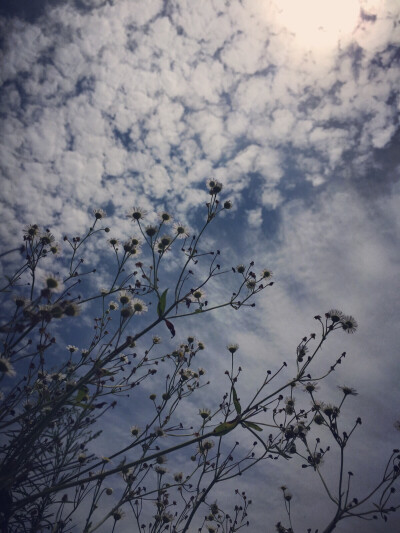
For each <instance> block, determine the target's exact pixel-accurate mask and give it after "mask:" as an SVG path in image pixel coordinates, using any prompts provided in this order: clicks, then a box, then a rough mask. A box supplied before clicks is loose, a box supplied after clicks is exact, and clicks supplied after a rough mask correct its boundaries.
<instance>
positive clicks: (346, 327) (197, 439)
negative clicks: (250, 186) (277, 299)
mask: <svg viewBox="0 0 400 533" xmlns="http://www.w3.org/2000/svg"><path fill="white" fill-rule="evenodd" d="M207 187H208V192H209V196H210V198H209V200H208V202H207V204H206V216H205V221H204V224H203V226H202V227H201V228H199V230H198V231H197V232H196V233H195V234H192V233H191V232H190V231H189V229H188V228H187V227H186V225H184V224H181V223H180V222H175V223H173V220H172V216H171V215H170V214H169V213H168V212H167V211H162V212H160V213H159V214H158V222H157V223H154V224H150V225H149V224H148V220H147V215H148V213H147V211H145V210H144V209H142V208H140V207H133V208H132V209H131V211H130V212H129V213H128V215H127V217H128V218H129V220H130V221H131V223H132V233H133V234H134V236H132V237H131V238H130V239H128V240H127V241H125V242H124V244H123V245H121V244H120V243H121V242H122V241H121V240H120V239H119V238H117V237H112V238H111V239H108V241H107V237H106V238H105V239H104V240H105V247H108V250H109V252H111V253H112V254H113V257H114V260H115V272H114V273H113V276H112V278H111V279H110V282H109V284H108V286H106V287H104V288H103V289H101V290H99V289H96V284H95V283H92V282H91V281H90V280H91V279H92V278H95V276H96V273H97V269H95V268H90V267H87V266H86V262H85V258H84V253H85V246H86V245H88V243H90V241H91V239H93V238H96V237H98V236H103V234H104V233H105V234H108V233H109V232H110V228H108V227H107V226H104V227H102V226H101V224H102V221H103V220H104V219H105V218H106V212H105V211H103V210H102V209H94V211H93V216H94V220H93V224H92V226H91V227H90V228H89V229H88V231H87V232H86V233H85V234H84V235H82V236H74V237H68V236H67V235H66V236H65V237H64V247H63V248H64V249H63V254H62V255H61V256H59V254H58V245H57V253H56V252H54V251H53V249H52V247H54V246H55V242H54V241H55V239H54V236H53V235H52V234H51V233H50V231H49V230H45V231H44V232H43V230H42V229H41V228H39V226H38V225H36V224H31V225H28V226H25V228H24V230H23V239H24V244H23V261H22V264H21V265H19V266H17V268H16V270H15V272H14V273H13V274H11V275H9V276H8V277H7V278H6V279H5V281H4V282H3V284H2V286H1V294H2V296H3V306H2V308H3V310H5V311H4V315H3V317H2V320H1V323H0V335H1V346H0V349H1V355H0V380H1V381H2V384H4V385H5V389H4V392H5V394H4V397H3V398H2V400H1V404H0V427H1V431H2V433H3V436H2V441H1V442H2V444H1V448H0V454H1V455H0V461H1V462H0V496H1V501H2V503H3V505H2V507H1V510H0V525H1V529H2V531H7V532H8V531H9V532H11V533H17V532H20V531H42V530H43V531H44V530H46V529H49V530H52V531H57V532H67V531H83V532H84V533H91V532H94V531H96V530H99V529H100V528H101V527H103V526H104V527H108V530H109V531H117V530H118V529H119V527H120V524H121V523H123V522H124V519H125V518H126V517H127V516H128V515H129V517H130V520H131V521H133V523H134V524H135V528H136V529H135V530H136V531H142V530H143V531H149V532H150V531H151V532H152V533H156V532H161V531H174V532H182V533H184V532H188V531H191V530H193V525H194V524H197V526H198V527H199V531H203V532H206V531H209V532H212V531H221V532H222V531H224V532H228V531H229V532H235V531H238V530H239V529H241V528H242V527H245V526H247V525H249V523H250V520H249V508H250V505H251V500H249V499H248V497H247V495H246V493H245V492H244V491H239V490H238V489H236V490H234V491H232V492H233V495H234V496H235V498H236V502H237V503H236V504H235V505H234V508H233V509H228V510H224V508H223V505H222V504H221V503H219V502H217V501H216V500H215V496H214V490H215V487H216V486H217V485H219V484H221V483H228V484H229V482H230V480H232V479H234V478H236V477H237V476H241V475H243V474H245V473H246V472H247V471H248V470H250V469H251V468H253V467H254V466H256V465H257V464H259V463H260V462H266V463H268V462H272V461H274V460H276V459H280V460H282V461H285V460H288V459H290V458H292V457H295V456H297V457H298V458H299V459H300V461H301V462H302V466H303V468H310V469H312V470H313V471H314V472H315V473H316V475H317V476H318V479H319V480H320V481H321V483H322V486H323V488H324V490H325V491H326V494H327V497H328V498H329V499H330V500H331V501H332V502H333V503H334V505H335V514H334V516H333V517H332V519H331V520H330V522H329V523H328V525H327V526H326V528H325V529H324V531H325V532H326V533H327V532H330V531H332V530H333V529H334V528H335V527H336V525H337V523H339V522H340V520H342V519H344V518H349V517H361V518H369V517H374V516H381V517H382V518H383V519H384V520H386V519H387V516H388V515H389V514H390V513H391V512H393V511H395V510H396V509H397V508H398V506H399V505H398V504H396V503H393V502H392V500H393V494H394V491H395V483H396V481H397V479H398V476H399V473H400V470H399V466H400V464H399V461H400V455H399V452H398V450H395V451H394V452H393V454H392V455H391V457H390V459H389V461H388V463H387V467H386V470H385V472H384V475H383V478H382V480H381V481H379V482H378V484H377V485H376V486H375V487H372V489H371V491H370V492H369V493H368V492H367V493H366V494H365V495H364V496H363V497H362V498H358V499H357V498H355V497H354V496H353V495H352V487H351V478H352V477H353V473H352V472H348V474H346V473H345V471H344V454H345V451H346V450H347V446H348V443H349V440H350V438H351V436H352V434H353V432H354V431H355V430H356V429H357V428H358V426H359V425H360V424H361V420H360V419H357V420H356V421H355V423H354V425H353V426H351V427H348V428H344V427H342V423H341V413H342V410H343V409H344V404H345V402H346V405H347V402H348V401H350V399H351V397H352V396H355V395H356V394H357V392H356V390H355V389H353V388H352V387H349V386H347V385H346V386H345V385H340V386H339V391H340V392H338V401H337V405H330V404H324V403H323V402H322V401H320V400H319V399H317V397H316V396H317V395H319V394H320V391H321V389H322V387H321V383H322V382H323V380H324V379H325V378H327V377H328V376H329V375H330V374H331V373H332V372H333V371H334V370H335V368H336V366H337V365H338V364H341V363H342V361H343V360H344V357H345V353H343V354H342V355H341V356H340V357H339V358H338V359H337V360H336V361H335V362H334V363H333V364H329V363H327V367H326V369H325V371H323V372H322V373H316V371H314V361H315V360H316V359H317V358H318V355H319V352H320V351H321V348H322V346H324V345H325V343H326V341H327V339H328V337H330V336H331V335H333V334H336V332H340V331H345V332H347V333H354V332H355V331H356V329H357V322H356V321H355V319H354V318H353V317H351V316H347V315H344V314H343V313H341V312H340V311H338V310H335V309H333V310H331V311H329V312H327V313H326V314H325V315H324V317H322V316H319V315H318V316H316V317H315V319H316V321H317V323H318V324H319V328H320V331H319V334H318V335H317V334H314V333H313V334H311V335H309V336H306V337H304V338H303V339H302V340H301V342H300V343H299V345H298V346H297V349H296V350H295V353H294V356H293V361H292V364H291V367H292V368H293V369H295V376H294V377H291V378H287V376H286V375H285V371H286V370H287V367H288V365H287V363H286V362H284V363H282V365H281V366H280V367H279V369H278V370H276V371H275V372H272V371H270V370H267V371H266V373H265V375H264V376H262V378H261V380H260V383H259V385H258V386H257V388H256V389H255V390H254V391H253V394H252V397H250V398H249V399H247V400H246V402H245V401H244V400H242V399H241V397H240V396H241V378H242V373H243V372H244V371H243V369H242V368H241V367H240V366H239V365H238V364H237V357H238V352H240V349H239V345H238V344H236V343H230V344H227V349H226V355H225V356H226V358H227V361H228V362H229V364H228V365H227V366H229V369H228V370H226V372H225V376H223V378H224V379H225V385H226V386H225V390H224V391H222V392H221V397H220V399H219V402H218V403H217V404H216V405H206V406H204V407H200V408H197V416H196V417H195V420H193V421H192V422H191V423H190V424H189V423H186V422H185V417H184V416H183V414H182V413H183V409H184V408H185V406H187V405H189V404H190V402H195V401H196V395H198V391H199V390H201V389H203V388H205V387H209V386H212V385H213V383H212V382H211V383H210V381H208V378H207V373H206V370H205V369H204V368H203V367H201V366H200V364H201V363H202V357H203V352H204V351H205V350H206V346H205V345H204V343H203V342H202V341H201V340H197V339H196V337H195V336H194V335H190V336H188V337H187V338H186V339H185V340H184V341H182V342H176V344H175V347H174V348H173V349H169V346H168V344H167V345H166V346H165V347H164V345H163V342H162V338H161V337H160V336H159V332H160V331H162V329H164V333H163V336H164V334H165V333H166V334H167V335H168V336H170V337H171V339H172V340H173V342H175V336H176V332H177V330H178V329H179V328H180V322H181V320H182V319H184V318H185V317H188V316H192V317H196V316H198V315H199V314H201V315H204V314H205V313H210V312H212V311H214V310H217V309H224V308H231V309H233V310H242V311H243V310H247V308H248V307H254V298H255V297H256V296H257V294H258V293H259V292H261V291H263V290H265V289H267V288H269V287H271V286H272V284H273V282H272V281H270V279H271V277H272V272H271V271H270V270H269V269H263V270H261V272H259V273H258V274H257V273H256V272H255V268H254V262H250V263H249V264H248V265H245V264H240V265H238V266H236V267H230V268H227V269H224V268H222V267H221V265H220V256H221V254H220V252H219V251H218V250H217V251H204V250H202V238H203V235H204V234H205V232H206V230H207V228H208V226H209V225H210V224H211V223H214V221H215V219H216V218H217V216H218V215H219V214H220V213H221V212H222V211H225V210H229V209H230V208H231V206H232V204H231V202H230V201H229V200H224V201H223V202H221V201H220V199H219V195H220V194H221V191H222V190H223V186H222V184H221V183H220V182H219V181H218V180H216V179H210V180H208V182H207ZM167 229H168V231H169V232H168V233H166V231H167ZM139 253H141V255H140V257H141V259H140V261H138V258H137V256H138V255H139ZM167 253H169V254H179V255H180V256H181V267H180V270H179V271H178V272H177V273H176V276H175V278H174V280H173V281H171V277H169V278H168V277H166V276H165V270H164V269H163V266H164V260H165V258H166V257H167ZM50 259H52V260H53V261H60V260H62V261H63V262H62V264H61V263H60V264H58V265H59V267H58V268H54V269H53V270H51V271H50V270H48V263H49V260H50ZM207 261H208V263H207V264H206V265H205V263H206V262H207ZM199 263H201V264H202V265H203V266H204V265H205V266H204V268H203V270H202V271H201V273H200V274H198V273H197V271H196V265H198V264H199ZM42 265H44V266H45V267H46V269H45V272H47V273H46V274H44V275H40V273H41V272H42V271H43V267H42ZM220 276H224V277H228V276H231V277H232V278H233V282H234V283H236V287H235V291H234V292H233V293H232V294H230V295H229V296H228V297H227V298H226V299H225V300H224V301H219V300H218V301H217V300H215V298H216V297H215V295H214V294H213V292H212V291H210V292H209V293H208V291H207V290H206V287H207V285H208V284H209V283H210V282H211V281H214V280H215V278H217V279H219V277H220ZM97 287H98V286H97ZM207 293H208V294H207ZM89 315H93V316H91V321H92V324H93V330H91V331H93V334H90V335H89V333H87V335H86V336H82V339H77V338H72V339H71V343H68V344H65V342H64V344H63V349H62V350H60V349H59V345H60V342H61V341H60V342H59V341H58V340H57V338H58V337H61V338H63V335H64V333H65V332H68V331H69V330H70V329H73V328H74V324H76V323H77V321H79V320H80V318H81V317H88V316H89ZM78 317H80V318H78ZM60 324H61V326H60ZM161 328H162V329H161ZM228 340H229V339H227V341H228ZM72 341H73V342H74V343H76V344H78V346H75V344H72ZM81 341H82V342H81ZM65 347H66V348H65ZM139 385H140V387H139ZM144 387H146V389H145V390H146V391H151V392H149V393H148V392H146V394H144V393H143V392H140V389H143V388H144ZM218 390H220V389H218ZM127 398H129V402H130V403H129V404H130V410H129V416H130V420H129V421H127V425H126V426H127V427H126V441H125V442H124V443H121V446H120V447H117V449H116V448H115V446H114V447H111V444H110V443H108V444H110V449H109V450H106V454H105V455H102V456H98V455H97V454H96V453H95V451H94V450H96V447H95V446H94V444H95V442H96V441H97V440H98V439H99V438H100V437H101V433H102V432H104V433H106V434H107V431H109V429H108V426H107V421H109V417H108V415H109V413H111V412H112V411H113V410H114V409H117V408H118V405H119V404H121V403H122V404H123V403H124V401H125V400H126V399H127ZM305 399H306V400H307V402H308V403H307V407H306V408H305V407H304V405H305V402H304V400H305ZM137 400H139V401H137ZM144 401H146V402H147V403H148V405H149V406H150V407H149V409H148V410H147V411H146V419H145V420H143V419H142V414H143V413H142V409H141V403H142V402H144ZM310 401H311V405H310V403H309V402H310ZM132 405H133V407H132ZM319 429H324V430H326V433H325V434H328V436H329V444H327V443H323V442H322V440H321V437H320V436H315V430H319ZM239 436H244V437H245V438H244V441H245V444H242V445H241V444H240V441H239V440H237V439H238V438H239ZM241 440H242V439H241ZM332 444H334V445H336V446H337V447H338V449H339V452H340V463H339V466H338V469H339V481H338V484H337V486H336V487H329V486H328V482H327V481H326V480H325V478H324V474H323V466H322V465H323V462H324V458H325V456H326V455H327V454H328V455H329V453H330V448H331V445H332ZM182 453H183V454H186V456H187V461H186V463H184V468H185V471H183V467H179V468H177V467H176V465H175V461H176V457H177V456H178V454H182ZM282 493H283V502H284V507H285V509H286V513H287V516H288V521H289V527H288V528H286V527H285V526H284V525H282V523H281V522H279V523H278V524H277V525H276V529H277V530H278V531H293V530H294V528H293V525H292V517H291V509H292V507H294V506H295V503H296V498H295V496H293V495H292V493H291V491H289V490H288V489H287V488H286V487H285V488H284V489H283V488H282ZM376 498H377V499H376ZM370 501H372V503H373V505H372V506H370V507H369V502H370ZM78 517H79V518H78ZM82 517H83V518H82Z"/></svg>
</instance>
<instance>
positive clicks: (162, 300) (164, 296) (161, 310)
mask: <svg viewBox="0 0 400 533" xmlns="http://www.w3.org/2000/svg"><path fill="white" fill-rule="evenodd" d="M167 292H168V289H165V291H164V292H163V293H162V295H161V296H160V299H159V301H158V304H157V313H158V316H162V315H163V314H164V311H165V307H166V305H167Z"/></svg>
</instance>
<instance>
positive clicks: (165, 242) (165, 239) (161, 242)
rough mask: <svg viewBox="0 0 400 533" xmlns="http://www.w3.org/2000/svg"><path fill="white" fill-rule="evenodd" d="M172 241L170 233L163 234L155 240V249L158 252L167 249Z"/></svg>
mask: <svg viewBox="0 0 400 533" xmlns="http://www.w3.org/2000/svg"><path fill="white" fill-rule="evenodd" d="M171 243H172V237H171V236H170V235H163V236H162V237H161V238H160V239H158V241H157V249H158V251H159V252H164V251H165V250H167V249H168V248H169V247H170V246H171Z"/></svg>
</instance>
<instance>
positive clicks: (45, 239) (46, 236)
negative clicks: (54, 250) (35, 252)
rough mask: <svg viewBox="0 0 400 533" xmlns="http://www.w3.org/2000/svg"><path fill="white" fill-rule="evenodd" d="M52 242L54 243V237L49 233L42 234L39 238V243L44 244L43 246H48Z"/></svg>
mask: <svg viewBox="0 0 400 533" xmlns="http://www.w3.org/2000/svg"><path fill="white" fill-rule="evenodd" d="M54 241H55V238H54V235H53V234H52V233H50V231H46V233H44V234H43V235H42V236H41V237H40V242H41V243H42V244H44V245H45V246H48V245H49V244H51V243H52V242H54Z"/></svg>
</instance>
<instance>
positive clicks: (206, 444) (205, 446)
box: [198, 440, 214, 455]
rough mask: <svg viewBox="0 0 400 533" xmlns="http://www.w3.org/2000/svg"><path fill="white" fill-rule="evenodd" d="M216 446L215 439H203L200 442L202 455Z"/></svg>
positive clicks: (199, 448)
mask: <svg viewBox="0 0 400 533" xmlns="http://www.w3.org/2000/svg"><path fill="white" fill-rule="evenodd" d="M213 447H214V441H212V440H203V441H202V442H200V443H199V447H198V450H199V453H201V454H202V455H206V453H207V452H209V451H210V450H211V449H212V448H213Z"/></svg>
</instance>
